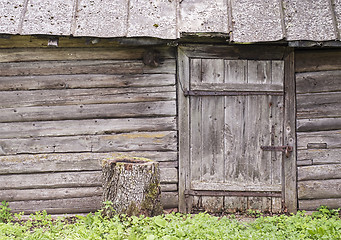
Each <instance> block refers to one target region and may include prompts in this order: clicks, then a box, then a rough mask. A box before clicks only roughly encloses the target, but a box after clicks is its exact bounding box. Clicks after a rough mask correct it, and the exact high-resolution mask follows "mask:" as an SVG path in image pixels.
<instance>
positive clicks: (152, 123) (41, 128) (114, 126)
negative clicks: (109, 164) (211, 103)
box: [0, 117, 176, 139]
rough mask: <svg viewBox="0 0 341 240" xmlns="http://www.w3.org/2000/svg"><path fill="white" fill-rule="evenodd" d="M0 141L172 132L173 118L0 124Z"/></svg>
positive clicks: (174, 120) (174, 125)
mask: <svg viewBox="0 0 341 240" xmlns="http://www.w3.org/2000/svg"><path fill="white" fill-rule="evenodd" d="M0 129H1V130H0V139H4V138H27V137H46V136H75V135H95V134H110V133H122V132H134V131H140V132H143V131H145V132H146V131H170V130H176V118H175V117H164V118H160V117H158V118H119V119H91V120H64V121H39V122H14V123H0Z"/></svg>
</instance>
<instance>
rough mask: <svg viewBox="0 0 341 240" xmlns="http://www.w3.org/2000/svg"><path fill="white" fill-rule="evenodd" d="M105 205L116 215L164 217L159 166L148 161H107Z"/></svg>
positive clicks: (126, 159)
mask: <svg viewBox="0 0 341 240" xmlns="http://www.w3.org/2000/svg"><path fill="white" fill-rule="evenodd" d="M102 174H103V201H104V202H106V201H111V202H112V203H113V208H114V210H115V213H116V214H127V215H128V216H132V215H135V216H137V215H140V214H143V215H145V216H155V215H159V214H162V212H163V209H162V205H161V201H160V197H161V188H160V169H159V163H158V162H155V161H151V160H149V159H145V158H117V159H113V160H103V162H102Z"/></svg>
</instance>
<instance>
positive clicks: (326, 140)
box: [297, 130, 341, 150]
mask: <svg viewBox="0 0 341 240" xmlns="http://www.w3.org/2000/svg"><path fill="white" fill-rule="evenodd" d="M340 139H341V130H336V131H320V132H299V133H297V148H298V149H300V150H301V149H308V144H312V143H320V144H326V145H327V148H341V141H340Z"/></svg>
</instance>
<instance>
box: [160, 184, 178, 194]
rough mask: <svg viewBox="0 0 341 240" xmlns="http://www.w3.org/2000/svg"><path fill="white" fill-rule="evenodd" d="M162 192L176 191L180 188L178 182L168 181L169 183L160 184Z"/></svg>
mask: <svg viewBox="0 0 341 240" xmlns="http://www.w3.org/2000/svg"><path fill="white" fill-rule="evenodd" d="M160 186H161V191H162V192H176V191H177V190H178V184H174V183H167V184H163V183H162V184H160Z"/></svg>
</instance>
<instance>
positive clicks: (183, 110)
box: [177, 47, 190, 213]
mask: <svg viewBox="0 0 341 240" xmlns="http://www.w3.org/2000/svg"><path fill="white" fill-rule="evenodd" d="M177 85H178V114H179V120H178V121H179V122H178V124H179V126H178V127H179V211H180V212H182V213H186V212H187V207H186V198H185V189H187V188H188V187H189V178H188V175H189V170H190V169H189V162H190V156H189V149H188V148H189V98H186V97H185V96H184V93H183V91H184V90H185V89H188V87H189V58H188V57H187V56H186V54H185V53H184V52H183V51H182V49H181V47H180V48H178V84H177Z"/></svg>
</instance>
